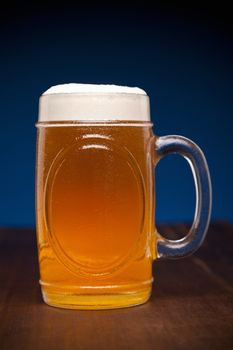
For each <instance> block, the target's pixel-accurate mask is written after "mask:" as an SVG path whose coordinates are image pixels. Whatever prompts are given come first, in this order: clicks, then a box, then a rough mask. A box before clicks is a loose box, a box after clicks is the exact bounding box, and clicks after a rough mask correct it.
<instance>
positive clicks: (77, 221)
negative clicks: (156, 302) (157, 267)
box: [37, 123, 154, 307]
mask: <svg viewBox="0 0 233 350" xmlns="http://www.w3.org/2000/svg"><path fill="white" fill-rule="evenodd" d="M151 138H152V132H151V125H150V124H148V125H147V123H144V125H137V124H135V125H133V126H131V125H127V123H125V124H124V123H119V124H117V125H116V124H115V125H111V123H105V124H104V125H101V126H99V125H98V123H96V124H95V123H90V124H89V125H84V126H83V125H82V123H77V124H75V125H64V126H56V125H47V126H46V125H43V124H41V125H39V128H38V163H37V164H38V165H37V166H38V169H37V172H38V176H37V181H38V187H37V211H38V213H39V215H38V223H37V224H38V228H39V230H38V241H39V244H38V247H39V261H40V274H41V279H40V283H41V285H42V290H43V294H44V297H45V299H46V301H47V302H48V303H51V304H59V305H60V304H63V303H64V302H63V298H64V296H66V298H65V299H66V300H65V303H66V304H69V306H72V305H73V304H74V303H75V302H76V299H77V298H78V300H79V301H78V302H79V306H82V304H83V305H85V306H87V305H86V304H87V303H88V305H90V307H92V306H94V305H95V304H96V300H98V305H101V303H102V298H101V296H102V295H103V304H104V305H105V304H106V303H107V304H108V306H112V307H116V306H118V304H119V303H120V304H121V305H124V304H125V305H128V304H129V299H130V303H134V304H135V303H140V302H142V301H145V300H146V299H148V297H149V295H150V291H151V283H152V271H151V260H152V258H153V249H152V246H153V245H154V242H153V237H154V224H153V222H154V214H153V213H154V203H153V198H154V194H153V188H152V187H151V183H152V177H153V167H152V158H151V157H148V152H149V151H150V140H151ZM126 291H127V293H125V292H126ZM128 293H131V294H130V298H129V294H128ZM97 296H98V299H96V298H97ZM106 296H107V301H106ZM66 304H64V305H63V306H66Z"/></svg>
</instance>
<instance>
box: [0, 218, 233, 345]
mask: <svg viewBox="0 0 233 350" xmlns="http://www.w3.org/2000/svg"><path fill="white" fill-rule="evenodd" d="M159 229H160V232H168V233H169V234H170V235H171V236H173V237H177V235H176V234H175V232H180V234H181V235H184V233H185V232H186V231H187V229H188V226H187V225H169V226H168V225H163V226H161V227H160V228H159ZM154 277H155V283H154V289H153V295H152V298H151V299H150V301H149V302H148V303H147V304H144V305H142V306H138V307H134V308H128V309H121V310H120V309H119V310H105V311H74V310H62V309H56V308H52V307H49V306H47V305H45V304H44V303H43V302H42V299H41V294H40V288H39V284H38V265H37V252H36V239H35V232H34V231H33V230H29V229H1V230H0V349H1V350H5V349H25V350H27V349H33V350H37V349H38V350H39V349H43V350H44V349H51V350H52V349H56V350H59V349H64V350H65V349H84V350H85V349H117V350H118V349H122V350H124V349H143V350H147V349H156V350H160V349H161V350H163V349H166V350H169V349H172V350H176V349H189V350H192V349H198V350H199V349H207V350H208V349H211V350H214V349H221V350H228V349H229V350H230V349H233V226H232V225H231V224H229V223H225V222H218V223H215V224H212V225H211V227H210V230H209V233H208V235H207V239H206V240H205V242H204V244H203V246H202V247H201V249H200V250H199V251H198V252H197V253H196V254H194V255H193V256H190V257H188V258H186V259H181V260H175V261H168V260H167V261H165V260H164V261H156V262H155V263H154Z"/></svg>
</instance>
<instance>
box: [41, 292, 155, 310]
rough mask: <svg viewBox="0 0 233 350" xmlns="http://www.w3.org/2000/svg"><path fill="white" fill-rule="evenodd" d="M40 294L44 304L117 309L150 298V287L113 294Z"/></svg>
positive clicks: (81, 308) (64, 306) (91, 308)
mask: <svg viewBox="0 0 233 350" xmlns="http://www.w3.org/2000/svg"><path fill="white" fill-rule="evenodd" d="M42 295H43V299H44V301H45V303H46V304H48V305H50V306H55V307H59V308H65V309H79V310H101V309H118V308H125V307H131V306H136V305H140V304H144V303H145V302H147V300H148V299H149V298H150V295H151V287H150V288H148V289H146V290H140V291H136V292H128V293H127V292H123V293H113V294H110V293H109V294H78V293H77V294H76V293H73V292H72V293H64V294H62V293H57V292H56V293H53V292H51V291H49V292H48V291H45V290H44V288H43V287H42Z"/></svg>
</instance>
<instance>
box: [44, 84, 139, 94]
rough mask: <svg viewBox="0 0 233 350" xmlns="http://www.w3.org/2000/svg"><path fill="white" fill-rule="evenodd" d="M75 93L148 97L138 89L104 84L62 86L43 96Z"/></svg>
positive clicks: (52, 88)
mask: <svg viewBox="0 0 233 350" xmlns="http://www.w3.org/2000/svg"><path fill="white" fill-rule="evenodd" d="M73 93H81V94H82V93H84V94H85V93H107V94H108V93H124V94H140V95H146V92H145V91H144V90H142V89H140V88H138V87H129V86H120V85H104V84H74V83H70V84H61V85H55V86H52V87H50V88H49V89H48V90H46V91H45V92H44V93H43V95H49V94H73Z"/></svg>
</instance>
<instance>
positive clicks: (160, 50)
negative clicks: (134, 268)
mask: <svg viewBox="0 0 233 350" xmlns="http://www.w3.org/2000/svg"><path fill="white" fill-rule="evenodd" d="M0 26H1V28H0V29H1V30H0V39H1V55H0V73H1V75H0V77H1V84H0V89H1V91H0V102H1V104H0V118H1V137H0V152H1V163H0V164H1V168H0V225H1V226H34V220H35V217H34V210H35V209H34V176H35V143H36V129H35V127H34V124H35V122H36V119H37V115H38V98H39V95H40V94H41V93H42V92H43V91H44V90H46V89H47V88H48V87H50V86H51V85H55V84H59V83H66V82H83V83H115V84H121V85H129V86H139V87H142V88H143V89H145V90H146V91H147V93H148V94H149V96H150V99H151V112H152V119H153V121H154V123H155V132H156V134H158V135H166V134H181V135H185V136H186V137H189V138H191V139H192V140H194V141H195V142H196V143H198V144H199V146H200V147H201V148H202V149H203V151H204V153H205V154H206V157H207V160H208V163H209V167H210V171H211V175H212V183H213V214H212V218H213V219H228V220H231V221H232V218H233V205H232V202H233V201H232V198H233V186H232V182H233V179H232V175H233V159H232V150H233V138H232V131H233V119H232V118H233V116H232V112H233V100H232V97H233V94H232V92H233V84H232V82H233V64H232V62H233V50H232V42H233V41H232V33H233V30H232V24H231V18H230V12H229V9H227V8H224V9H221V8H219V7H218V8H217V7H216V8H214V7H211V8H208V7H205V6H202V7H201V6H197V5H196V6H192V5H186V6H174V5H172V4H169V3H166V4H165V2H163V5H157V6H154V7H153V8H152V7H150V6H148V5H147V6H146V5H137V4H135V5H134V6H133V7H129V6H123V5H122V6H118V7H117V6H115V7H114V6H113V5H112V6H110V5H99V6H98V7H97V6H89V7H88V6H86V7H84V6H83V7H80V6H78V5H76V6H74V5H71V4H69V3H68V2H67V3H66V5H61V4H59V3H58V2H56V3H52V2H51V3H49V5H48V4H47V5H46V6H44V5H43V4H36V3H34V4H33V5H27V6H25V7H24V6H23V4H21V7H18V8H17V7H14V6H12V7H11V8H10V7H8V8H2V13H1V24H0ZM156 176H157V222H178V221H181V220H182V221H190V220H192V217H193V211H194V202H195V196H194V186H193V182H192V175H191V171H190V170H189V168H188V165H187V164H186V163H185V160H183V159H181V158H180V157H178V156H169V157H168V158H167V159H164V160H162V161H161V162H160V163H159V165H158V167H157V170H156Z"/></svg>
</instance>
